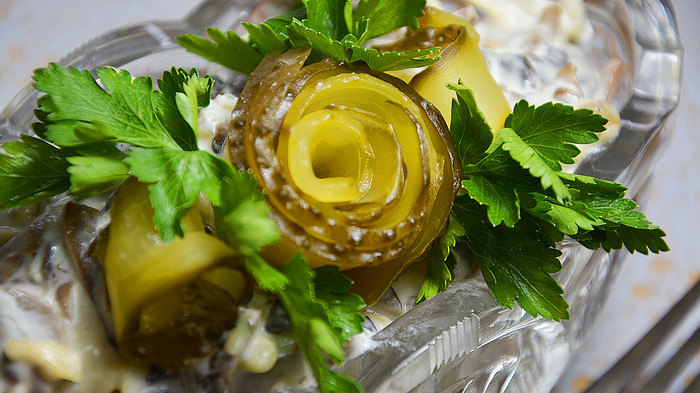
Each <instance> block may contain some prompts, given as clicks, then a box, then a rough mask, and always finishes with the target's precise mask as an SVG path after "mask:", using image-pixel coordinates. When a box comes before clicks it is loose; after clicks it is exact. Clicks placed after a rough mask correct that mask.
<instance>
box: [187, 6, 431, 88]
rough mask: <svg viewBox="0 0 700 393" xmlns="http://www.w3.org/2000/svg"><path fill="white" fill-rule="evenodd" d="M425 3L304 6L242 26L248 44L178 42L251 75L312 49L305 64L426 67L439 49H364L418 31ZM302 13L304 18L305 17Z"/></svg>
mask: <svg viewBox="0 0 700 393" xmlns="http://www.w3.org/2000/svg"><path fill="white" fill-rule="evenodd" d="M425 3H426V2H425V0H409V1H395V0H360V2H359V3H358V5H357V7H356V8H355V9H354V10H353V8H352V2H351V1H350V0H304V1H303V7H301V8H299V9H297V10H295V11H293V12H291V13H289V14H285V15H282V16H279V17H276V18H273V19H270V20H268V21H266V22H263V23H261V24H260V25H255V24H251V23H243V27H244V28H245V29H246V30H247V32H248V40H245V39H243V38H242V37H240V36H239V35H238V34H237V33H235V32H234V31H231V30H229V31H227V32H223V31H221V30H219V29H217V28H209V29H207V33H208V34H209V37H210V38H211V41H210V40H208V39H206V38H203V37H200V36H198V35H194V34H184V35H180V36H178V37H177V39H178V41H179V42H180V45H182V46H183V47H184V48H185V49H187V50H188V51H190V52H192V53H195V54H197V55H200V56H202V57H204V58H206V59H208V60H210V61H213V62H215V63H219V64H221V65H223V66H226V67H228V68H231V69H233V70H236V71H239V72H242V73H245V74H249V73H251V72H252V71H253V70H254V69H255V67H257V65H258V64H259V63H260V61H261V60H262V58H263V57H264V56H265V55H267V54H268V53H271V52H275V51H282V52H283V51H286V50H289V49H291V48H297V47H304V46H310V47H311V48H312V52H311V55H310V56H309V61H310V62H314V61H318V60H321V59H324V58H328V57H330V58H332V59H335V60H338V61H345V62H355V61H363V62H365V63H366V64H367V65H368V66H369V67H370V68H372V69H374V70H377V71H391V70H401V69H406V68H417V67H425V66H428V65H430V64H432V63H434V62H435V61H437V59H438V55H437V54H438V52H439V48H430V49H416V50H410V51H406V52H391V51H387V52H379V51H378V50H376V49H371V48H365V47H364V46H363V45H364V44H365V43H366V42H367V41H368V40H370V39H372V38H375V37H379V36H381V35H384V34H386V33H389V32H391V31H394V30H396V29H398V28H400V27H403V26H408V27H410V28H412V29H416V28H418V19H417V17H419V16H421V15H423V8H425ZM304 11H305V12H304Z"/></svg>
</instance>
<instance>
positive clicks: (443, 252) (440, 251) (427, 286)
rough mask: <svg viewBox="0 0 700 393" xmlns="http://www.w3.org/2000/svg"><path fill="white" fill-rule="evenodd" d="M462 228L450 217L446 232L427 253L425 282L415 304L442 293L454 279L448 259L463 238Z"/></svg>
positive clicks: (451, 264)
mask: <svg viewBox="0 0 700 393" xmlns="http://www.w3.org/2000/svg"><path fill="white" fill-rule="evenodd" d="M465 234H466V233H465V232H464V227H462V225H461V224H460V223H459V222H458V221H457V220H456V219H454V218H453V217H450V220H449V223H448V227H447V231H446V232H445V234H444V235H442V236H441V237H440V238H439V239H438V240H437V241H436V242H435V243H434V244H433V246H432V248H431V249H430V251H428V260H427V270H426V272H425V280H424V281H423V284H422V285H421V287H420V290H419V291H418V296H417V297H416V303H420V302H422V301H423V300H425V299H430V298H431V297H433V296H435V295H437V293H438V292H443V291H445V289H447V287H448V286H449V284H450V281H452V279H453V278H454V274H453V273H452V266H454V264H453V263H449V264H448V262H447V261H448V258H449V257H450V255H451V253H452V248H453V247H454V246H455V245H456V244H457V239H458V238H460V237H462V236H464V235H465Z"/></svg>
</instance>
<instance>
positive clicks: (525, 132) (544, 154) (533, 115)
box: [505, 100, 608, 171]
mask: <svg viewBox="0 0 700 393" xmlns="http://www.w3.org/2000/svg"><path fill="white" fill-rule="evenodd" d="M607 122H608V121H607V119H605V118H604V117H602V116H601V115H598V114H594V113H593V111H592V110H590V109H577V110H574V108H573V107H571V106H569V105H564V104H555V103H552V102H547V103H545V104H542V105H540V106H538V107H536V108H535V106H534V105H532V106H531V105H529V104H528V103H527V101H525V100H521V101H520V102H518V103H517V104H515V107H514V108H513V113H512V114H511V115H509V116H508V117H507V118H506V121H505V128H510V129H512V130H514V131H515V133H516V134H518V136H520V138H521V139H522V140H523V141H524V142H526V143H527V144H528V145H529V146H530V147H531V148H532V149H533V150H534V151H535V152H536V153H537V155H538V156H539V157H540V158H541V159H542V160H543V161H544V162H546V163H547V165H548V166H549V167H550V168H551V169H553V170H555V171H561V169H562V168H561V163H564V164H573V163H574V157H576V156H577V155H578V154H579V153H580V152H581V151H580V150H579V149H578V148H577V147H576V146H574V145H572V143H578V144H586V143H593V142H596V141H597V140H598V136H597V135H596V134H595V133H597V132H603V131H605V124H606V123H607Z"/></svg>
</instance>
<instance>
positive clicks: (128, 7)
mask: <svg viewBox="0 0 700 393" xmlns="http://www.w3.org/2000/svg"><path fill="white" fill-rule="evenodd" d="M673 2H674V4H675V6H676V11H677V14H678V19H679V25H680V30H681V36H682V38H684V39H683V42H684V45H685V49H686V56H685V67H684V75H683V77H684V81H683V90H682V100H681V105H680V107H679V109H678V111H677V116H676V122H675V123H676V127H675V132H674V136H673V139H672V140H671V141H670V143H669V144H668V146H667V151H666V153H665V155H664V157H663V159H662V161H661V162H660V163H659V165H658V168H657V171H656V176H655V182H654V183H653V187H652V190H651V192H650V195H649V197H648V200H647V201H646V202H645V203H644V206H643V210H644V211H645V213H646V214H647V215H648V216H649V217H650V218H651V219H652V220H653V221H655V222H656V223H658V224H659V225H661V226H662V227H663V228H664V229H665V230H666V232H667V234H668V238H667V240H668V243H669V245H670V246H671V248H672V251H671V252H668V253H665V254H662V255H658V256H657V255H652V256H650V257H645V256H642V255H634V256H631V257H628V258H627V260H626V261H625V263H624V266H623V267H622V270H621V271H620V273H619V275H618V279H617V281H616V283H615V285H614V288H613V291H612V293H611V294H610V298H609V301H608V303H607V305H606V306H605V308H604V309H603V310H601V313H600V316H599V318H598V321H597V322H596V325H595V326H594V328H593V330H592V332H591V334H590V336H589V339H588V341H587V342H586V343H585V345H584V346H583V347H582V348H581V350H580V351H579V353H578V354H577V358H576V359H575V360H574V362H573V364H572V366H571V368H570V370H569V372H568V373H567V374H566V375H565V376H564V377H563V378H562V380H561V381H560V384H559V386H558V388H557V389H556V390H557V391H558V392H579V391H582V390H583V389H584V388H585V387H586V386H587V385H588V384H590V381H591V380H592V379H594V378H596V377H597V376H598V375H600V374H601V373H602V372H603V371H604V370H605V369H606V368H607V367H609V366H610V365H611V364H612V363H613V362H614V361H615V360H616V359H617V358H618V357H619V356H620V355H621V354H622V353H624V352H625V351H626V350H627V349H628V348H629V347H630V346H631V345H632V344H633V343H634V342H636V341H637V340H638V339H639V337H641V336H642V335H643V334H644V332H645V331H646V330H647V329H648V328H649V327H650V326H651V325H652V324H653V323H654V321H655V320H656V319H657V318H658V317H659V316H660V315H661V314H663V312H664V311H665V310H666V309H667V308H668V307H669V306H670V305H671V304H672V303H673V302H674V301H675V300H676V299H677V298H678V297H680V296H681V295H682V294H683V293H684V292H685V291H686V290H687V288H689V287H690V286H691V285H692V284H693V283H695V282H696V281H697V280H698V279H699V278H700V258H698V256H697V254H696V250H695V247H694V246H695V244H697V243H699V242H700V230H698V226H700V207H699V205H700V175H698V174H697V168H698V162H699V161H700V73H699V72H698V70H700V40H699V39H698V37H700V24H698V23H697V21H698V19H700V5H699V3H698V0H674V1H673ZM195 3H196V2H195V1H193V0H167V1H159V0H121V1H118V2H117V1H106V0H100V1H95V0H58V1H47V0H0V108H3V107H4V106H5V105H6V104H7V103H8V102H9V100H10V99H11V97H12V96H13V95H14V94H15V92H17V91H18V90H19V89H20V88H21V87H23V86H24V85H25V84H27V83H29V81H30V75H31V72H32V69H34V68H36V67H42V66H45V65H46V64H47V63H48V62H49V61H55V60H57V59H59V58H61V57H62V56H63V55H65V54H66V53H67V52H68V51H70V50H72V49H74V48H75V47H77V46H78V45H80V44H81V43H83V42H84V41H85V40H86V39H88V38H90V37H93V36H95V35H97V34H100V33H103V32H105V31H106V30H109V29H110V28H114V27H118V26H122V25H124V24H129V23H135V22H139V21H143V20H150V19H159V20H161V19H165V20H167V19H174V18H179V17H181V16H182V15H184V14H185V13H186V12H187V11H188V10H189V9H190V8H191V7H192V6H193V5H194V4H195ZM694 323H695V324H696V325H697V324H698V323H700V312H698V318H696V319H695V320H694ZM693 329H694V327H693V326H686V328H685V333H686V336H687V335H689V333H690V332H692V330H693ZM683 339H684V338H683V337H680V338H678V339H677V340H676V341H675V342H676V344H677V345H680V343H681V342H682V341H683ZM691 369H692V371H689V372H686V374H685V376H684V377H683V378H681V382H680V385H678V386H675V387H674V388H673V389H672V390H673V391H680V390H681V388H682V384H683V383H684V382H685V381H686V379H687V378H688V376H690V375H694V374H695V373H697V372H698V371H700V360H698V359H697V356H696V359H695V362H694V364H693V365H692V366H691Z"/></svg>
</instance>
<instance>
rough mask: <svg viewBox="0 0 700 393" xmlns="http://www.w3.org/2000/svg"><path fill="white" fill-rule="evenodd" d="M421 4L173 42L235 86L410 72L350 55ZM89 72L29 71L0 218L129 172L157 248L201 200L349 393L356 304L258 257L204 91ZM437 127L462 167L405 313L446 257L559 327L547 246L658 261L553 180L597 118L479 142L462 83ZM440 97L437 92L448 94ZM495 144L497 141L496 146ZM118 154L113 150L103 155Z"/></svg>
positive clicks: (400, 58) (542, 121)
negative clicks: (23, 118)
mask: <svg viewBox="0 0 700 393" xmlns="http://www.w3.org/2000/svg"><path fill="white" fill-rule="evenodd" d="M425 3H426V2H425V0H407V1H394V0H360V1H359V3H358V5H357V7H356V8H355V9H353V8H352V2H351V1H350V0H304V1H303V4H302V6H301V7H298V8H296V9H295V10H293V11H292V12H290V13H288V14H285V15H281V16H278V17H275V18H273V19H270V20H268V21H266V22H264V23H261V24H259V25H254V24H250V23H244V24H243V26H244V28H245V29H246V30H247V32H248V38H247V39H244V38H242V37H240V36H239V35H238V34H237V33H235V32H233V31H227V32H223V31H221V30H219V29H216V28H210V29H208V33H209V36H210V38H211V39H212V40H211V41H210V40H208V39H205V38H202V37H199V36H195V35H190V34H186V35H183V36H180V37H178V40H179V41H180V43H181V45H182V46H183V47H185V48H186V49H187V50H189V51H191V52H193V53H196V54H198V55H201V56H203V57H204V58H206V59H209V60H211V61H213V62H217V63H220V64H222V65H224V66H226V67H229V68H231V69H233V70H236V71H239V72H242V73H246V74H249V73H251V72H252V71H253V70H254V69H255V68H256V67H257V66H258V64H259V63H260V61H261V60H262V59H263V57H264V56H265V55H266V54H268V53H271V52H276V51H286V50H288V49H290V48H295V47H302V46H310V47H311V48H312V55H311V57H310V60H309V61H315V60H319V59H322V58H326V57H331V58H333V59H335V60H339V61H346V62H354V61H363V62H365V63H366V64H367V65H369V67H370V68H372V69H375V70H379V71H387V70H399V69H404V68H412V67H423V66H426V65H429V64H432V63H433V62H435V61H436V60H437V52H438V51H439V48H432V49H427V50H411V51H407V52H391V51H387V52H379V51H377V50H376V49H368V48H365V47H364V46H363V45H364V44H366V43H367V41H368V40H370V39H372V38H375V37H379V36H381V35H384V34H386V33H389V32H391V31H393V30H396V29H397V28H400V27H404V26H407V27H408V28H411V29H415V28H417V27H418V20H417V17H419V16H421V15H422V14H423V8H424V7H425ZM97 76H98V77H99V81H100V82H99V83H98V82H97V81H96V80H95V79H94V77H93V76H92V75H91V74H90V72H88V71H78V70H76V69H74V68H68V69H66V68H63V67H61V66H58V65H56V64H50V65H49V66H48V67H47V68H43V69H38V70H36V71H35V74H34V80H35V84H34V86H35V87H36V89H37V90H40V91H42V92H44V93H45V95H44V96H42V97H41V98H40V99H39V100H38V110H37V112H36V113H37V119H38V120H39V121H38V122H37V123H36V124H35V125H34V131H35V133H36V135H37V136H38V137H34V136H28V135H22V136H21V137H20V140H18V141H13V142H8V143H5V144H4V145H3V148H4V150H5V151H6V153H7V154H0V209H7V208H12V207H17V206H22V205H28V204H31V203H35V202H38V201H41V200H44V199H46V198H49V197H51V196H54V195H58V194H61V193H64V192H70V194H72V195H73V196H75V197H77V198H87V197H90V196H93V195H97V194H100V193H103V192H106V191H110V190H114V189H115V188H116V187H118V186H119V185H120V184H121V183H123V182H124V181H126V179H128V178H129V177H130V176H134V177H136V178H138V179H139V180H140V181H142V182H144V183H149V184H150V186H149V192H150V199H151V203H152V205H153V208H154V210H155V215H154V224H155V226H156V228H157V229H158V230H159V231H160V234H161V237H162V238H163V239H164V240H165V241H168V240H172V239H174V238H176V237H178V236H183V235H184V230H183V227H182V218H183V217H184V215H185V214H186V213H187V211H188V210H190V208H192V207H193V206H194V205H195V203H196V202H197V199H198V198H199V197H200V195H204V196H205V197H206V198H207V199H208V201H209V202H210V203H211V204H212V205H213V207H214V213H215V220H216V235H217V236H218V237H220V238H221V239H222V240H224V241H225V242H227V243H228V244H229V245H231V246H232V247H234V248H235V249H236V250H237V251H238V253H239V254H240V255H241V258H242V260H243V262H244V265H245V267H246V269H247V270H248V272H249V273H250V274H251V275H252V276H253V277H254V279H255V280H256V282H257V284H258V286H259V287H260V288H262V289H264V290H266V291H269V292H271V293H273V294H274V295H276V296H277V297H278V298H279V299H280V302H281V304H282V305H283V306H284V309H285V311H286V313H287V315H288V317H289V320H290V321H291V324H292V327H293V329H294V334H295V337H296V340H297V343H298V345H299V347H300V349H301V351H302V352H303V353H304V355H305V356H306V358H307V360H308V362H309V364H310V366H311V368H312V370H313V373H314V375H315V377H316V379H317V381H318V385H319V390H320V391H322V392H359V391H360V388H359V386H358V385H357V384H356V383H355V382H354V381H352V380H351V379H349V378H347V377H345V376H343V375H341V374H338V373H336V372H334V371H332V370H331V369H330V368H329V367H328V363H329V362H328V360H331V361H332V362H334V363H336V364H340V363H342V362H343V360H344V357H345V354H344V351H343V346H344V344H345V343H346V341H347V340H348V339H349V338H350V337H351V336H352V335H355V334H358V333H360V332H361V331H362V326H361V325H362V323H363V321H364V317H363V316H362V315H361V314H359V313H358V311H359V310H361V309H363V308H364V307H365V303H364V301H363V299H362V298H360V297H359V296H357V295H354V294H352V293H350V292H349V291H350V287H351V286H352V282H351V281H350V280H349V279H348V278H347V277H346V276H344V275H342V274H341V273H339V272H338V268H337V267H331V266H325V267H321V268H317V269H309V267H308V263H307V261H306V260H305V259H304V257H303V256H301V254H298V255H296V256H295V257H293V258H292V259H291V260H290V261H289V262H288V263H287V264H286V265H284V266H282V267H281V268H279V269H278V268H275V267H273V266H271V265H270V264H268V263H267V262H266V261H265V259H264V258H263V257H262V256H261V255H260V252H261V250H262V249H263V248H264V247H265V246H267V245H270V244H272V243H275V242H276V241H277V240H278V238H279V233H278V231H277V228H276V226H275V223H274V222H273V221H272V219H271V218H270V208H269V207H268V205H267V203H266V200H265V195H264V194H263V192H262V191H260V189H259V187H258V185H257V182H256V180H255V178H254V177H253V176H252V175H251V174H250V173H247V172H241V171H239V170H237V169H235V168H234V167H233V166H232V165H231V164H230V163H229V162H228V161H226V160H224V159H222V158H220V157H218V156H215V155H212V154H209V153H207V152H203V151H200V150H198V147H197V116H198V110H199V109H200V108H203V107H206V106H207V105H208V104H209V99H210V95H211V88H212V79H211V78H210V77H208V76H205V77H201V76H199V74H198V73H197V72H196V71H195V70H192V71H186V70H184V69H176V68H173V69H172V70H170V71H166V72H164V73H163V76H162V78H161V79H159V80H158V81H157V86H158V89H154V86H153V81H152V79H151V78H150V77H139V78H132V76H131V75H130V74H129V73H128V72H127V71H118V70H115V69H112V68H102V69H100V70H97ZM448 88H449V89H451V90H453V91H454V92H455V93H456V99H455V100H454V101H453V105H452V121H451V124H450V131H451V134H452V138H453V140H454V144H455V147H456V150H457V155H458V158H459V160H460V162H461V164H462V167H463V171H464V178H463V180H462V184H461V185H462V188H463V191H464V193H463V195H460V196H458V197H457V199H456V201H455V203H454V207H453V210H452V214H451V215H450V219H449V223H448V225H447V229H446V232H445V234H444V235H443V236H442V237H440V238H439V239H438V240H437V241H435V243H434V244H433V246H432V248H431V249H430V250H429V251H428V253H427V256H426V259H427V273H426V278H425V281H424V282H423V285H422V286H421V288H420V291H419V293H418V297H417V301H418V302H420V301H422V300H425V299H428V298H430V297H432V296H434V295H435V294H437V293H438V292H440V291H444V290H445V289H446V288H447V287H448V285H449V284H450V282H451V281H452V280H453V278H454V267H455V263H456V262H455V258H454V255H453V249H454V247H455V246H456V245H457V244H458V243H463V244H465V245H466V246H467V247H468V248H469V249H470V251H471V252H472V253H473V255H474V257H475V260H476V262H477V263H478V265H479V267H480V270H481V272H482V274H483V276H484V279H485V281H486V283H487V284H488V286H489V289H490V290H491V292H492V293H493V295H494V298H495V299H496V301H497V302H498V303H499V304H501V305H502V306H505V307H511V308H512V307H513V306H514V305H515V302H516V301H517V302H518V304H519V305H520V306H521V307H522V308H523V309H524V310H525V311H526V312H528V313H530V314H532V315H533V316H537V315H542V316H544V317H547V318H550V319H554V320H557V321H558V320H561V319H567V318H569V312H568V304H567V302H566V300H565V299H564V297H563V296H562V294H563V290H562V288H561V287H560V286H559V284H558V283H557V282H556V280H555V279H554V278H553V277H552V274H553V273H556V272H558V271H560V270H561V268H562V266H561V263H560V261H559V259H558V258H559V256H560V255H561V252H560V251H558V250H557V249H556V243H557V242H559V241H561V240H562V239H563V238H564V236H565V235H568V236H570V237H571V238H572V239H574V240H576V241H578V242H579V243H581V244H582V245H584V246H585V247H589V248H603V249H605V250H607V251H610V250H612V249H619V248H622V247H623V246H624V247H626V248H627V249H628V250H630V251H638V252H641V253H644V254H646V253H648V252H649V251H651V252H655V253H658V252H661V251H666V250H668V246H667V245H666V243H665V242H664V240H663V237H664V236H665V234H664V232H663V231H662V230H661V229H660V228H658V227H657V226H655V225H653V224H652V223H651V222H649V221H648V220H647V219H646V217H644V215H643V214H642V213H640V212H638V211H636V210H634V209H636V207H637V205H636V203H634V202H633V201H631V200H629V199H625V198H624V193H625V187H623V186H622V185H620V184H617V183H614V182H610V181H605V180H600V179H594V178H590V177H586V176H581V175H573V174H567V173H564V172H562V165H561V164H571V163H573V162H574V157H576V156H577V155H578V154H579V152H580V151H579V149H578V148H577V147H576V146H575V145H574V144H583V143H592V142H595V141H596V140H597V139H598V138H597V136H596V133H599V132H602V131H604V130H605V124H606V122H607V120H606V119H604V118H603V117H601V116H599V115H596V114H593V112H592V111H590V110H585V109H580V110H574V109H573V108H572V107H570V106H566V105H562V104H553V103H547V104H544V105H541V106H538V107H534V106H531V105H529V104H528V103H527V102H526V101H524V100H523V101H521V102H519V103H517V104H516V105H515V107H514V110H513V113H512V114H511V115H510V116H509V117H508V118H507V119H506V122H505V127H504V128H503V129H501V130H498V131H496V132H495V133H494V132H492V129H491V127H490V126H489V124H488V123H487V122H486V120H485V119H484V116H483V114H482V113H481V111H480V110H479V109H478V107H477V105H476V101H475V99H474V95H473V94H472V92H471V90H470V89H469V88H468V87H467V86H464V85H463V84H462V83H461V82H459V83H456V84H450V85H448ZM446 94H447V91H446ZM494 135H495V137H494ZM117 146H118V147H119V148H117Z"/></svg>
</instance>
